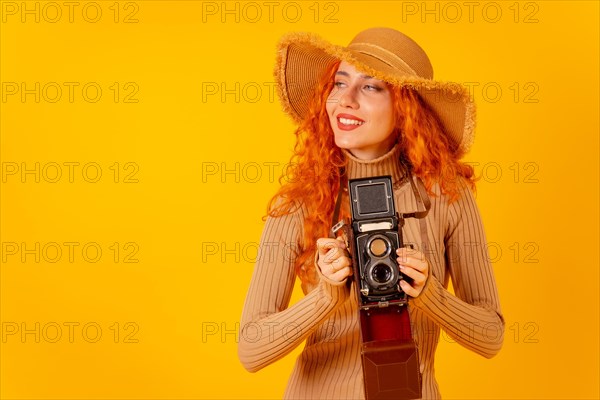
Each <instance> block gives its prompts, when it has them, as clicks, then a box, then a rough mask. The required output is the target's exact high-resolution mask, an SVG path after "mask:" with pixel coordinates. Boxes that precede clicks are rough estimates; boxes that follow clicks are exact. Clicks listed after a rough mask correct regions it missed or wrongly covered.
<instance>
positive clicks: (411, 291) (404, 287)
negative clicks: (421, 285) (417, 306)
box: [400, 280, 420, 297]
mask: <svg viewBox="0 0 600 400" xmlns="http://www.w3.org/2000/svg"><path fill="white" fill-rule="evenodd" d="M400 287H401V288H402V290H404V293H406V294H407V295H409V296H411V297H417V296H418V295H419V293H420V291H417V290H416V289H415V288H413V287H412V286H410V284H409V283H408V282H406V281H405V280H401V281H400Z"/></svg>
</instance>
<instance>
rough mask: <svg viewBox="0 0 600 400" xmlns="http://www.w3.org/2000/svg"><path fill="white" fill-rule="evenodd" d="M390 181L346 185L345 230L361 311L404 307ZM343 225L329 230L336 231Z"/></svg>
mask: <svg viewBox="0 0 600 400" xmlns="http://www.w3.org/2000/svg"><path fill="white" fill-rule="evenodd" d="M392 189H393V187H392V178H391V177H390V176H379V177H372V178H362V179H351V180H350V181H349V182H348V190H349V196H350V204H351V212H352V220H351V222H350V226H349V227H347V226H345V228H346V229H345V230H346V234H347V236H348V242H349V246H350V250H351V256H352V258H353V262H354V271H355V274H356V275H355V277H356V278H355V279H356V283H357V285H358V290H359V297H360V300H361V307H372V306H380V307H381V306H387V305H390V304H404V303H406V299H407V297H406V293H404V291H403V290H402V289H401V287H400V280H401V279H405V280H407V281H409V282H410V278H408V277H406V276H404V275H403V274H402V273H401V272H400V270H399V269H398V263H397V261H396V258H397V255H396V249H398V248H399V247H403V243H402V226H403V224H404V219H403V218H402V217H399V216H398V213H396V209H395V206H394V195H393V190H392ZM341 225H344V223H343V222H340V223H338V224H337V225H336V226H335V227H334V228H333V230H334V231H336V230H339V229H340V228H341Z"/></svg>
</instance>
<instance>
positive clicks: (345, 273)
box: [329, 267, 352, 282]
mask: <svg viewBox="0 0 600 400" xmlns="http://www.w3.org/2000/svg"><path fill="white" fill-rule="evenodd" d="M351 275H352V268H351V267H344V268H342V269H341V270H339V271H337V272H336V273H335V274H333V275H331V277H330V278H329V279H331V280H334V281H337V282H341V281H343V280H344V279H346V278H347V277H349V276H351Z"/></svg>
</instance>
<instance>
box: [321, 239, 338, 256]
mask: <svg viewBox="0 0 600 400" xmlns="http://www.w3.org/2000/svg"><path fill="white" fill-rule="evenodd" d="M336 242H337V240H336V239H331V238H320V239H318V240H317V249H318V250H319V255H322V256H324V255H325V254H327V252H328V251H329V250H331V249H332V248H335V247H337V243H336Z"/></svg>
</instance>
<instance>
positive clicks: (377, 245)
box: [369, 238, 388, 257]
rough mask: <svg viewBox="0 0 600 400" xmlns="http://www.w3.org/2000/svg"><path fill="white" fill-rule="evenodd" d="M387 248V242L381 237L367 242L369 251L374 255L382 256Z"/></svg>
mask: <svg viewBox="0 0 600 400" xmlns="http://www.w3.org/2000/svg"><path fill="white" fill-rule="evenodd" d="M387 249H388V244H387V242H386V241H385V240H384V239H382V238H376V239H373V240H372V241H371V243H370V244H369V251H370V252H371V254H373V255H374V256H375V257H381V256H383V255H384V254H385V253H386V252H387Z"/></svg>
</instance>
